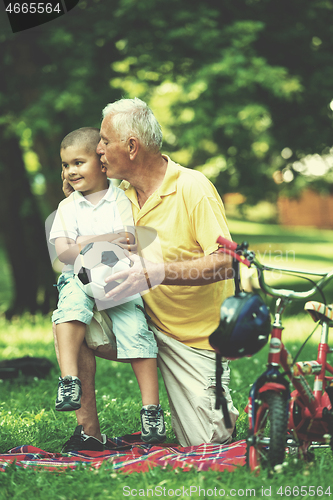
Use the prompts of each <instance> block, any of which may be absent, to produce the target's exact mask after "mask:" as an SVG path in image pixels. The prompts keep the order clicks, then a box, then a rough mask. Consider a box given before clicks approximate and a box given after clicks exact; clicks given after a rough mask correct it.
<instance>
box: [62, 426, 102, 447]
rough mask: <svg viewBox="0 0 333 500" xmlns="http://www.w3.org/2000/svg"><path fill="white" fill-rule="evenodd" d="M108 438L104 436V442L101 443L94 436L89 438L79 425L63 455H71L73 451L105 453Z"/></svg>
mask: <svg viewBox="0 0 333 500" xmlns="http://www.w3.org/2000/svg"><path fill="white" fill-rule="evenodd" d="M106 442H107V437H106V435H105V434H102V441H99V440H98V439H97V438H95V437H93V436H87V434H85V433H84V432H83V427H82V425H77V426H76V427H75V430H74V434H73V436H71V437H70V438H69V440H68V441H66V443H65V444H64V445H63V447H62V450H61V451H62V453H69V452H71V451H82V450H88V451H103V450H105V449H106V447H107V446H106Z"/></svg>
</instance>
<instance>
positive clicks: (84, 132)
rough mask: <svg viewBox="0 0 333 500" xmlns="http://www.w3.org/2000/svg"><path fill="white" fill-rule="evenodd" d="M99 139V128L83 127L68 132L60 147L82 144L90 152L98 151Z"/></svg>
mask: <svg viewBox="0 0 333 500" xmlns="http://www.w3.org/2000/svg"><path fill="white" fill-rule="evenodd" d="M99 141H100V135H99V129H98V128H95V127H82V128H78V129H77V130H73V132H70V133H69V134H67V135H66V137H64V138H63V140H62V141H61V144H60V149H66V148H68V147H70V146H81V147H82V148H84V149H85V150H86V151H87V152H88V153H96V148H97V145H98V143H99ZM96 154H97V153H96Z"/></svg>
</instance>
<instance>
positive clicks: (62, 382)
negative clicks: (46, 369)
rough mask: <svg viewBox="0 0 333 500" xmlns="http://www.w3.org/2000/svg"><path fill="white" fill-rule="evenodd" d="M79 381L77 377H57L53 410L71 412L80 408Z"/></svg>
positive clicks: (80, 390) (80, 393) (80, 392)
mask: <svg viewBox="0 0 333 500" xmlns="http://www.w3.org/2000/svg"><path fill="white" fill-rule="evenodd" d="M81 395H82V389H81V381H80V379H78V378H77V377H72V376H70V375H66V377H64V378H61V377H59V384H58V394H57V399H56V403H55V409H56V410H58V411H72V410H78V409H79V408H81Z"/></svg>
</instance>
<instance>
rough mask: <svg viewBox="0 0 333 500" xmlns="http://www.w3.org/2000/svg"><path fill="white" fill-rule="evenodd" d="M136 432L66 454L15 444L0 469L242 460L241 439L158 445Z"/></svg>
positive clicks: (213, 465) (232, 463) (222, 465)
mask: <svg viewBox="0 0 333 500" xmlns="http://www.w3.org/2000/svg"><path fill="white" fill-rule="evenodd" d="M139 438H140V433H136V434H132V435H127V436H123V437H121V438H115V439H109V440H108V445H109V448H110V449H108V450H105V451H102V452H99V451H79V452H71V453H67V454H63V453H50V452H47V451H43V450H41V449H39V448H35V447H33V446H28V445H24V446H18V447H16V448H13V449H11V450H9V452H8V453H4V454H0V471H5V470H6V468H7V467H8V466H9V465H10V464H13V463H14V462H15V464H16V466H17V467H23V468H27V467H32V468H40V467H41V468H43V469H44V470H50V471H54V470H66V469H68V468H70V469H75V468H76V467H77V466H79V465H82V464H84V465H85V466H86V467H89V468H94V469H98V468H99V467H100V466H101V465H102V464H104V465H105V466H106V467H107V468H110V469H111V470H114V471H119V472H124V473H126V474H129V473H132V472H147V471H148V470H149V469H151V468H153V467H157V466H159V467H166V466H171V467H172V468H173V469H176V468H181V469H183V470H189V469H190V468H191V467H195V468H196V469H197V470H207V469H212V470H217V471H223V470H232V469H234V468H235V467H236V466H241V465H244V464H245V450H246V443H245V441H244V440H243V441H237V442H235V443H232V444H230V445H220V444H201V445H199V446H188V447H185V448H184V447H181V446H178V445H174V444H163V445H161V446H153V445H145V444H143V443H142V442H141V441H140V439H139Z"/></svg>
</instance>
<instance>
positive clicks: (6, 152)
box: [0, 126, 57, 318]
mask: <svg viewBox="0 0 333 500" xmlns="http://www.w3.org/2000/svg"><path fill="white" fill-rule="evenodd" d="M0 151H1V155H0V186H1V197H0V212H1V221H0V231H1V233H2V235H3V241H4V244H5V248H6V252H7V256H8V259H9V262H10V265H11V268H12V275H13V287H14V297H13V302H12V304H11V305H10V308H9V309H8V310H7V311H6V316H7V318H10V317H12V316H13V315H16V314H22V313H23V312H24V311H29V312H31V313H32V314H34V313H36V312H37V311H41V312H42V313H44V314H46V313H47V312H49V311H50V309H51V308H53V307H54V305H55V302H56V295H57V292H56V289H55V287H53V286H52V285H53V283H54V282H55V276H54V273H53V270H52V267H51V263H50V259H49V255H48V250H47V245H46V237H45V231H44V224H43V222H42V220H41V217H40V213H39V210H38V206H37V202H36V199H35V197H34V195H33V194H32V192H31V189H30V184H29V180H28V176H27V172H26V170H25V167H24V163H23V159H22V153H21V149H20V146H19V142H18V138H17V137H16V136H14V135H9V133H8V130H6V128H5V127H4V126H3V127H1V128H0Z"/></svg>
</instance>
